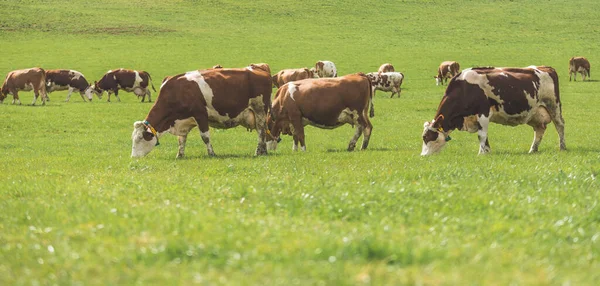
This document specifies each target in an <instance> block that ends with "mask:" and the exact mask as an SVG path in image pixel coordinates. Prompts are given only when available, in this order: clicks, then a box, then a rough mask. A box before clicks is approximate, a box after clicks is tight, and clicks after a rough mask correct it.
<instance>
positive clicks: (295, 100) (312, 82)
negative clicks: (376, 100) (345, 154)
mask: <svg viewBox="0 0 600 286" xmlns="http://www.w3.org/2000/svg"><path fill="white" fill-rule="evenodd" d="M372 96H373V94H372V89H371V83H370V81H369V78H368V77H367V76H366V75H365V74H363V73H358V74H351V75H346V76H343V77H339V78H320V79H303V80H299V81H293V82H289V83H286V84H284V85H283V86H281V87H280V88H279V89H278V90H277V94H276V96H275V99H274V100H273V104H272V109H271V114H270V115H269V118H268V119H267V124H268V125H269V129H270V132H269V133H270V138H269V139H270V140H269V142H268V144H267V145H268V147H269V149H272V150H274V149H276V148H277V140H278V139H279V136H280V135H281V134H282V133H283V134H292V135H293V137H294V145H293V150H294V151H296V150H298V142H299V143H300V146H301V150H302V151H306V145H305V141H304V126H306V125H311V126H315V127H318V128H324V129H333V128H337V127H339V126H342V125H344V124H350V125H352V126H356V132H355V133H354V136H353V137H352V140H350V144H348V151H352V150H354V148H355V146H356V141H357V140H358V138H359V137H360V136H361V135H362V134H363V133H364V137H363V142H362V148H361V149H366V148H367V146H368V145H369V138H370V137H371V130H372V129H373V125H372V124H371V122H370V121H369V117H368V116H367V112H368V109H369V106H370V104H371V100H372Z"/></svg>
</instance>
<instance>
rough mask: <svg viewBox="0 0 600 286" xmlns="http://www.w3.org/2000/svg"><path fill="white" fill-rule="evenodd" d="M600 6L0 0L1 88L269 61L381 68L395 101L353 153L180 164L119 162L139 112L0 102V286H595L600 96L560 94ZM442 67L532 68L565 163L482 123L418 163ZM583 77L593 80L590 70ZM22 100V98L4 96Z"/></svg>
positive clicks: (165, 141) (323, 144)
mask: <svg viewBox="0 0 600 286" xmlns="http://www.w3.org/2000/svg"><path fill="white" fill-rule="evenodd" d="M598 11H600V2H598V1H596V0H584V1H558V0H552V1H525V0H523V1H458V0H457V1H375V2H373V1H344V2H343V3H342V2H339V3H338V2H324V1H313V0H308V1H289V0H281V1H260V0H259V1H248V0H238V1H218V0H205V1H202V0H198V1H140V0H129V1H125V0H112V1H83V0H73V1H51V0H49V1H1V2H0V39H1V40H0V43H1V45H0V47H1V48H0V49H1V50H0V55H1V56H2V60H0V74H2V75H5V74H6V73H8V72H9V71H11V70H14V69H21V68H28V67H33V66H40V67H43V68H45V69H52V68H68V69H76V70H78V71H81V72H82V73H83V74H85V75H86V77H87V78H88V80H97V79H99V78H100V77H101V75H102V74H104V72H106V71H107V70H109V69H114V68H119V67H125V68H134V69H142V70H146V71H148V72H150V73H151V74H152V77H153V78H154V84H155V86H157V87H158V86H159V85H160V80H161V79H162V78H163V77H164V76H166V75H172V74H176V73H181V72H185V71H189V70H194V69H199V68H206V67H210V66H213V65H215V64H221V65H223V66H225V67H243V66H247V65H248V64H249V63H256V62H266V63H269V64H270V65H271V69H272V70H273V72H276V71H278V70H280V69H283V68H292V67H303V66H308V67H310V66H312V65H313V64H314V62H316V61H317V60H331V61H333V62H335V63H336V65H337V67H338V70H339V73H340V74H347V73H353V72H358V71H363V72H370V71H375V70H376V69H377V67H379V65H380V64H382V63H384V62H391V63H393V64H394V66H395V67H396V69H397V70H400V71H402V72H403V73H404V74H405V76H406V78H405V81H404V84H403V92H402V97H401V98H400V99H396V98H393V99H389V98H388V97H389V94H384V93H381V92H378V93H377V95H376V99H375V108H376V117H375V118H373V119H372V122H373V125H374V129H373V135H372V137H371V143H370V145H369V149H368V150H367V151H360V152H352V153H349V152H346V151H345V149H346V146H347V143H348V141H349V140H350V138H351V136H352V135H353V130H352V128H351V127H349V126H345V127H341V128H338V129H336V130H319V129H316V128H310V127H309V128H307V130H306V132H307V135H306V143H307V149H308V152H306V153H293V152H292V151H291V140H290V139H291V138H284V141H283V142H282V144H280V146H279V150H278V151H277V152H274V153H270V154H269V155H268V156H266V157H253V156H252V154H253V152H254V150H255V147H256V135H255V133H249V132H247V131H246V130H245V129H244V128H237V129H230V130H214V129H213V130H212V131H211V132H212V137H211V139H212V143H213V146H214V148H215V152H216V153H217V155H218V156H217V157H216V158H209V157H208V156H207V155H206V148H205V146H204V143H202V140H201V139H200V136H199V134H198V132H197V131H194V132H193V133H192V135H191V136H190V138H189V140H188V144H187V149H186V156H187V157H186V158H185V159H182V160H176V159H175V155H176V153H177V138H176V137H175V136H171V135H166V136H164V137H163V138H161V145H160V146H159V147H157V148H155V150H154V151H152V152H151V153H150V154H149V155H148V156H147V157H145V158H142V159H131V158H130V157H129V156H130V153H131V132H132V124H133V122H134V121H136V120H143V119H144V118H145V116H146V114H147V112H148V111H149V110H150V108H151V104H148V103H139V102H138V101H137V99H136V98H135V97H134V96H133V95H132V94H128V93H123V94H122V95H121V96H120V97H121V99H122V100H123V101H122V102H120V103H118V102H112V103H107V102H106V98H104V99H103V100H100V101H99V100H97V98H95V99H94V102H92V103H86V102H83V101H82V100H81V99H80V98H79V96H78V95H74V96H73V97H72V98H71V102H68V103H65V102H64V99H65V97H66V92H56V93H52V94H50V98H51V101H50V102H48V104H47V105H46V106H34V107H32V106H27V105H23V106H13V105H10V104H9V103H10V101H11V100H12V97H9V98H8V100H5V102H4V104H2V105H1V106H0V131H1V133H2V139H0V174H2V175H1V178H0V285H55V284H56V285H71V284H73V285H98V284H102V285H131V284H143V285H144V284H150V285H177V284H184V285H191V284H205V285H220V284H225V285H353V284H372V285H403V284H419V285H465V284H473V285H490V284H491V285H507V284H511V285H513V284H514V285H596V284H597V283H598V281H600V206H599V205H598V204H599V199H600V193H599V189H600V186H599V183H598V182H597V176H598V174H599V172H600V144H599V143H598V142H600V132H598V131H597V129H598V127H599V125H598V123H597V120H596V114H597V111H598V110H599V109H600V96H599V94H598V88H599V87H600V82H598V81H596V80H595V78H596V76H594V75H592V79H594V80H592V81H589V82H581V81H578V82H569V80H568V59H569V58H570V57H572V56H578V55H581V56H586V57H588V59H590V61H591V65H592V71H596V70H597V67H598V66H600V61H599V59H600V51H599V49H598V43H600V12H598ZM444 60H456V61H458V62H460V64H461V67H462V68H467V67H471V66H487V65H495V66H528V65H532V64H536V65H550V66H553V67H555V68H556V69H557V71H558V73H559V77H560V92H561V98H562V102H563V110H564V111H563V116H564V118H565V122H566V132H565V133H566V143H567V148H568V151H566V152H559V151H558V136H557V134H556V131H555V128H554V127H553V126H551V127H549V128H548V130H547V132H546V136H545V138H544V140H543V142H542V144H541V146H540V152H539V153H538V154H534V155H529V154H527V151H528V150H529V146H530V144H531V141H532V139H533V130H532V129H531V128H530V127H528V126H519V127H514V128H513V127H507V126H499V125H491V126H490V132H489V136H490V144H491V146H492V154H489V155H486V156H478V155H477V151H478V141H477V138H476V136H475V135H474V134H468V133H464V132H454V133H453V136H452V137H453V140H452V141H451V142H449V144H448V146H447V147H446V148H445V150H443V152H442V153H441V154H439V155H437V156H431V157H427V158H423V157H421V156H419V154H420V151H421V138H420V137H421V131H422V126H423V122H424V121H426V120H431V119H433V116H434V115H435V111H436V108H437V105H438V103H439V101H440V98H441V96H442V95H443V91H444V87H438V86H435V81H434V79H433V75H434V74H435V71H436V69H437V66H438V65H439V63H440V62H441V61H444ZM594 74H597V72H595V73H594ZM20 97H21V101H22V102H23V103H24V104H25V103H30V102H31V100H32V98H33V94H32V93H31V92H24V93H21V94H20Z"/></svg>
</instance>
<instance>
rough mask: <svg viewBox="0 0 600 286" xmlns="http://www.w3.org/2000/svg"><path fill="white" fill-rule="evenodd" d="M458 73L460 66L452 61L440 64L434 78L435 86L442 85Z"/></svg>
mask: <svg viewBox="0 0 600 286" xmlns="http://www.w3.org/2000/svg"><path fill="white" fill-rule="evenodd" d="M459 72H460V64H458V63H457V62H454V61H445V62H442V63H441V64H440V67H439V68H438V72H437V75H436V76H434V77H433V78H435V85H440V84H441V85H444V83H445V82H446V83H447V82H448V79H449V78H452V77H453V76H455V75H457V74H458V73H459Z"/></svg>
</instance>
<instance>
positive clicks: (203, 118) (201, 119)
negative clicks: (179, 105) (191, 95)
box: [194, 109, 216, 157]
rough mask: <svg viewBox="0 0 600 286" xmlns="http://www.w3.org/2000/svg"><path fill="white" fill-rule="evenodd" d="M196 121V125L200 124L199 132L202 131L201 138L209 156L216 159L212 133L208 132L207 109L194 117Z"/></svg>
mask: <svg viewBox="0 0 600 286" xmlns="http://www.w3.org/2000/svg"><path fill="white" fill-rule="evenodd" d="M194 119H196V123H197V124H198V130H200V137H202V141H204V144H206V151H207V152H208V156H211V157H214V156H216V155H215V151H213V147H212V144H210V131H209V130H208V113H207V111H206V110H205V109H203V110H200V112H199V114H198V115H197V116H194Z"/></svg>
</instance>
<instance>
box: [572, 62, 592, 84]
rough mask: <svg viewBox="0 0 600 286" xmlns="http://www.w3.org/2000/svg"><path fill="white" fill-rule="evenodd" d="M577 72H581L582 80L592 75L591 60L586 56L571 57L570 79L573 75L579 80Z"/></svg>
mask: <svg viewBox="0 0 600 286" xmlns="http://www.w3.org/2000/svg"><path fill="white" fill-rule="evenodd" d="M577 73H580V74H581V80H582V81H585V78H586V77H590V62H589V61H588V60H587V59H586V58H584V57H572V58H571V59H569V81H571V75H573V78H574V79H575V81H577Z"/></svg>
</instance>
